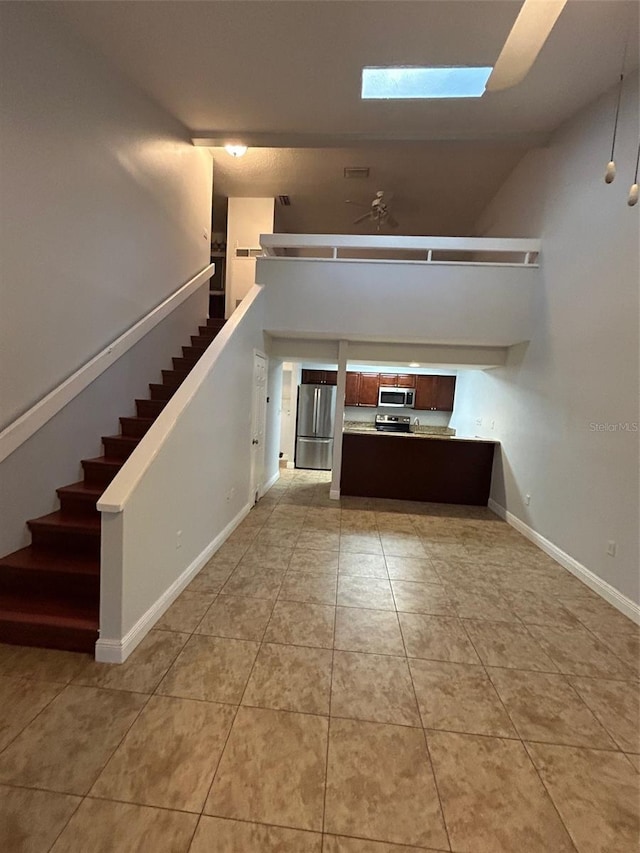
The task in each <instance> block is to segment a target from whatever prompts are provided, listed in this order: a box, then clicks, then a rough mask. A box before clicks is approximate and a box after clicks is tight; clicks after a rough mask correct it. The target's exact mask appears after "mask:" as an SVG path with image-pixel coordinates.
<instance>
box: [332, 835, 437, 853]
mask: <svg viewBox="0 0 640 853" xmlns="http://www.w3.org/2000/svg"><path fill="white" fill-rule="evenodd" d="M430 849H431V850H433V848H430ZM424 850H425V848H424V847H407V845H406V844H402V845H398V844H387V843H386V842H384V841H364V840H363V839H361V838H346V837H345V836H343V835H342V836H341V835H325V836H324V847H323V848H322V853H422V851H424Z"/></svg>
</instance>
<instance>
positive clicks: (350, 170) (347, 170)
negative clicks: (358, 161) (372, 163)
mask: <svg viewBox="0 0 640 853" xmlns="http://www.w3.org/2000/svg"><path fill="white" fill-rule="evenodd" d="M344 176H345V178H368V177H369V167H368V166H345V167H344Z"/></svg>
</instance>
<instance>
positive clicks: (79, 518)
mask: <svg viewBox="0 0 640 853" xmlns="http://www.w3.org/2000/svg"><path fill="white" fill-rule="evenodd" d="M100 520H101V519H100V516H99V515H97V516H95V517H94V516H92V515H65V514H64V513H63V512H61V511H60V510H58V511H57V512H51V513H49V514H48V515H43V516H41V517H40V518H32V519H30V520H29V521H27V526H28V528H29V530H30V531H31V538H32V541H33V544H34V545H35V546H36V547H42V548H57V549H61V548H69V549H71V552H72V553H74V554H77V553H78V552H81V553H83V554H86V553H91V554H96V555H99V554H100Z"/></svg>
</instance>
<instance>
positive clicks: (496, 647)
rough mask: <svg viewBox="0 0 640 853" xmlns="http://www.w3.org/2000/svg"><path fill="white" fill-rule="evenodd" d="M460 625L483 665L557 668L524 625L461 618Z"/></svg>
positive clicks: (543, 669)
mask: <svg viewBox="0 0 640 853" xmlns="http://www.w3.org/2000/svg"><path fill="white" fill-rule="evenodd" d="M464 627H465V629H466V631H467V633H468V634H469V637H470V638H471V642H472V643H473V645H474V646H475V648H476V651H477V652H478V654H479V655H480V659H481V661H482V662H483V663H484V664H486V666H505V667H508V668H510V669H532V670H538V671H541V672H557V667H556V665H555V664H554V663H553V661H552V660H551V658H550V657H548V656H547V655H546V654H545V652H544V651H543V649H542V648H541V646H540V645H539V644H538V643H537V642H536V640H535V639H534V638H533V637H532V636H531V635H530V634H529V632H528V630H527V629H526V628H525V627H524V625H516V624H513V623H509V622H481V621H477V622H475V621H470V620H465V622H464ZM534 627H535V626H534ZM543 630H546V627H545V629H543Z"/></svg>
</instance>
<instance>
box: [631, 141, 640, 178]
mask: <svg viewBox="0 0 640 853" xmlns="http://www.w3.org/2000/svg"><path fill="white" fill-rule="evenodd" d="M638 166H640V141H639V142H638V153H637V154H636V173H635V176H634V178H633V183H634V184H637V183H638Z"/></svg>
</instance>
